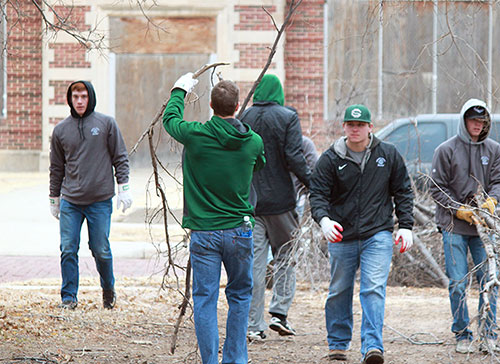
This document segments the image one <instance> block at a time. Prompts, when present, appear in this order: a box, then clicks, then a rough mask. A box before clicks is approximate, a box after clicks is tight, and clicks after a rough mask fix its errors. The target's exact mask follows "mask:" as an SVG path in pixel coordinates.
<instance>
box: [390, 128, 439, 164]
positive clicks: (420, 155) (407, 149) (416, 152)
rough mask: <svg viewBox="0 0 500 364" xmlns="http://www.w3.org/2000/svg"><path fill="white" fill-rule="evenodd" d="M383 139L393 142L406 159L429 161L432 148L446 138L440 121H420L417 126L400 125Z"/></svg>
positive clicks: (432, 151) (430, 160)
mask: <svg viewBox="0 0 500 364" xmlns="http://www.w3.org/2000/svg"><path fill="white" fill-rule="evenodd" d="M417 129H418V130H417ZM385 140H386V141H388V142H390V143H392V144H394V145H395V146H396V148H397V150H398V151H399V153H401V155H402V156H403V158H404V159H405V160H406V161H408V162H410V161H412V162H417V163H418V162H422V163H431V162H432V156H433V154H434V149H436V148H437V146H438V145H439V144H441V143H442V142H444V141H445V140H446V125H445V124H444V123H440V122H435V123H432V122H431V123H420V124H419V125H418V128H417V127H415V125H413V124H406V125H401V126H400V127H399V128H397V129H395V130H394V131H393V132H392V133H390V134H389V135H388V136H387V137H386V138H385Z"/></svg>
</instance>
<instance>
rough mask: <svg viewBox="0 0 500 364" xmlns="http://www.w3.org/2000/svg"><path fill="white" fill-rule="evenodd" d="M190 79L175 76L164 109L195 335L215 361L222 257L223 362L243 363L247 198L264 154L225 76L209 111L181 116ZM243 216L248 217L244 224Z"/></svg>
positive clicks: (248, 292) (248, 276) (249, 256)
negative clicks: (178, 149) (179, 158)
mask: <svg viewBox="0 0 500 364" xmlns="http://www.w3.org/2000/svg"><path fill="white" fill-rule="evenodd" d="M197 82H198V81H197V80H196V79H193V74H192V73H188V74H186V75H184V76H182V77H181V78H179V80H177V82H176V83H175V85H174V87H173V89H172V93H171V96H170V100H169V102H168V104H167V107H166V109H165V113H164V115H163V125H164V127H165V130H166V131H167V132H168V133H169V134H170V135H171V136H172V137H173V138H174V139H175V140H177V141H178V142H180V143H182V144H183V145H184V152H185V153H184V161H183V166H182V170H183V182H184V201H185V206H184V211H185V212H184V216H183V219H182V226H183V227H185V228H189V229H191V243H190V257H191V264H192V267H193V302H194V323H195V330H196V337H197V339H198V346H199V348H200V354H201V358H202V361H203V363H204V364H218V363H219V361H218V351H219V333H218V328H217V300H218V296H219V284H220V274H221V263H223V264H224V268H225V270H226V273H227V280H228V282H227V287H226V298H227V301H228V304H229V311H228V317H227V324H226V341H225V343H224V349H223V355H222V363H237V364H246V363H247V362H248V353H247V344H246V329H247V322H248V311H249V309H250V302H251V298H252V285H253V282H252V263H253V238H252V227H251V226H252V225H251V224H253V223H254V219H253V207H252V205H251V204H250V203H249V202H248V200H249V195H250V184H251V181H252V176H253V172H254V171H257V170H259V169H261V168H262V167H263V166H264V165H265V162H266V161H265V158H264V145H263V142H262V139H261V138H260V136H258V135H257V134H256V133H254V132H253V131H252V130H251V129H250V127H249V126H248V125H246V124H244V123H242V122H241V121H239V120H237V119H235V118H234V114H235V112H236V110H237V109H238V106H239V103H238V100H239V89H238V87H237V86H236V84H235V83H234V82H231V81H221V82H219V83H217V84H216V85H215V86H214V88H213V90H212V93H211V100H210V107H211V108H212V109H213V111H214V116H213V117H212V118H211V119H210V120H209V121H207V122H206V123H204V124H203V123H200V122H187V121H184V120H183V115H184V96H185V95H186V93H189V92H191V90H192V89H193V88H194V86H195V85H196V83H197ZM247 216H248V218H246V217H247ZM244 221H248V222H251V224H248V225H250V227H248V226H246V224H245V223H244Z"/></svg>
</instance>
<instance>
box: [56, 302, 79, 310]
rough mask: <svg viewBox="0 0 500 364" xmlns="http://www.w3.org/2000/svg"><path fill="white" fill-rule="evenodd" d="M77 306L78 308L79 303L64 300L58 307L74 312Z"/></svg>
mask: <svg viewBox="0 0 500 364" xmlns="http://www.w3.org/2000/svg"><path fill="white" fill-rule="evenodd" d="M76 306H78V302H76V301H71V300H64V301H62V303H60V304H59V306H57V307H59V308H63V309H65V310H74V309H75V308H76Z"/></svg>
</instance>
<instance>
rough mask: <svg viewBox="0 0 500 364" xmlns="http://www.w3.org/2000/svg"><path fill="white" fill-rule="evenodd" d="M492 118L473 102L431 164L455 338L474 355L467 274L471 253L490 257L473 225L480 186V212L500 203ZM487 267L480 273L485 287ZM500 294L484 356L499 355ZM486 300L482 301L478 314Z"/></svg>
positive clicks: (499, 150) (499, 154)
mask: <svg viewBox="0 0 500 364" xmlns="http://www.w3.org/2000/svg"><path fill="white" fill-rule="evenodd" d="M490 128H491V118H490V113H489V111H488V108H487V107H486V104H485V103H484V102H483V101H480V100H476V99H470V100H468V101H467V102H466V103H465V104H464V105H463V107H462V110H461V112H460V122H459V125H458V133H457V135H456V136H454V137H452V138H450V139H448V140H447V141H445V142H444V143H442V144H441V145H440V146H439V147H438V148H437V149H436V151H435V152H434V158H433V161H432V183H431V193H432V197H433V198H434V200H435V201H436V205H437V209H436V223H437V225H438V228H439V229H440V231H441V233H442V234H443V246H444V255H445V264H446V272H447V275H448V277H449V279H450V282H449V286H448V290H449V296H450V304H451V311H452V315H453V324H452V326H451V330H452V332H454V333H455V338H456V340H457V346H456V351H457V352H459V353H469V352H473V351H474V347H473V345H472V340H473V336H472V331H471V330H470V328H469V324H470V320H469V313H468V310H467V303H466V294H465V290H466V285H467V279H465V276H466V275H467V273H468V267H467V250H470V252H471V255H472V259H473V261H474V264H476V265H478V264H480V263H482V262H483V261H485V259H486V253H485V250H484V248H483V243H482V241H481V239H480V238H479V236H478V232H477V229H476V226H475V225H474V223H473V219H472V215H473V211H472V209H471V207H473V206H474V200H473V199H474V195H475V194H476V192H477V190H478V186H479V185H480V186H481V187H482V189H483V190H484V192H485V197H487V200H486V202H485V203H484V204H483V205H482V206H481V207H483V208H487V209H488V210H489V211H490V212H491V213H494V210H495V206H496V204H497V200H498V198H499V197H500V144H498V143H497V142H495V141H494V140H492V139H490V138H488V135H489V133H490ZM486 272H487V267H486V265H483V266H482V267H481V269H478V270H477V271H476V278H477V280H478V282H479V284H480V286H481V287H483V285H484V283H485V282H484V279H483V278H486V276H485V273H486ZM496 294H497V292H496V290H495V291H494V292H493V295H492V297H491V298H490V305H491V307H490V308H491V309H490V310H489V312H488V317H487V318H486V322H485V323H484V324H485V325H484V326H485V332H484V335H485V339H486V340H483V341H482V342H481V345H480V350H482V351H489V350H495V349H496V338H497V334H496V333H495V332H494V329H495V327H496ZM482 305H483V297H482V295H480V297H479V309H481V307H482Z"/></svg>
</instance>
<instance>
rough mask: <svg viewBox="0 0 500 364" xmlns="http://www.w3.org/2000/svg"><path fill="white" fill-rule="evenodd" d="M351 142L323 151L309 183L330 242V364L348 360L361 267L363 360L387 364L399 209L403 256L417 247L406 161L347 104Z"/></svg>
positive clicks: (362, 110) (358, 108) (365, 114)
mask: <svg viewBox="0 0 500 364" xmlns="http://www.w3.org/2000/svg"><path fill="white" fill-rule="evenodd" d="M343 128H344V132H345V134H346V136H345V137H342V138H340V139H339V140H337V141H336V142H335V143H334V144H333V145H332V146H331V147H330V149H328V150H327V151H326V152H324V153H323V154H322V155H321V157H320V159H319V161H318V163H317V164H316V168H315V170H314V173H313V175H312V177H311V188H310V203H311V211H312V216H313V218H314V220H315V221H316V222H318V223H319V224H320V225H321V229H322V231H323V234H324V236H325V238H326V239H327V240H328V241H329V243H330V244H328V251H329V253H330V264H331V279H330V287H329V292H328V298H327V300H326V304H325V316H326V328H327V332H328V336H327V340H328V347H329V349H330V352H329V357H330V359H332V360H346V359H347V355H346V351H347V349H348V348H349V345H350V342H351V338H352V322H353V318H352V297H353V289H354V280H355V276H356V271H357V269H358V268H360V271H361V275H360V293H359V295H360V301H361V307H362V309H363V315H362V321H361V354H362V355H363V363H364V364H381V363H383V362H384V356H383V352H384V347H383V343H382V328H383V325H384V308H385V288H386V285H387V277H388V275H389V269H390V264H391V259H392V231H393V226H394V221H393V210H395V211H396V216H397V217H398V221H399V230H398V232H397V234H396V238H395V243H396V244H398V243H399V242H401V248H400V252H404V251H406V250H407V249H409V248H410V247H411V245H412V244H413V237H412V232H411V229H412V227H413V216H412V210H413V192H412V189H411V184H410V179H409V177H408V172H407V170H406V167H405V164H404V162H403V158H402V157H401V155H400V154H399V153H398V151H397V150H396V148H395V147H394V146H393V145H392V144H388V143H384V142H382V141H380V140H379V139H377V138H376V137H375V136H374V135H373V134H372V133H371V131H372V128H373V124H372V123H371V115H370V111H369V110H368V109H367V108H366V107H365V106H363V105H352V106H349V107H348V108H347V110H346V112H345V116H344V123H343Z"/></svg>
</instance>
